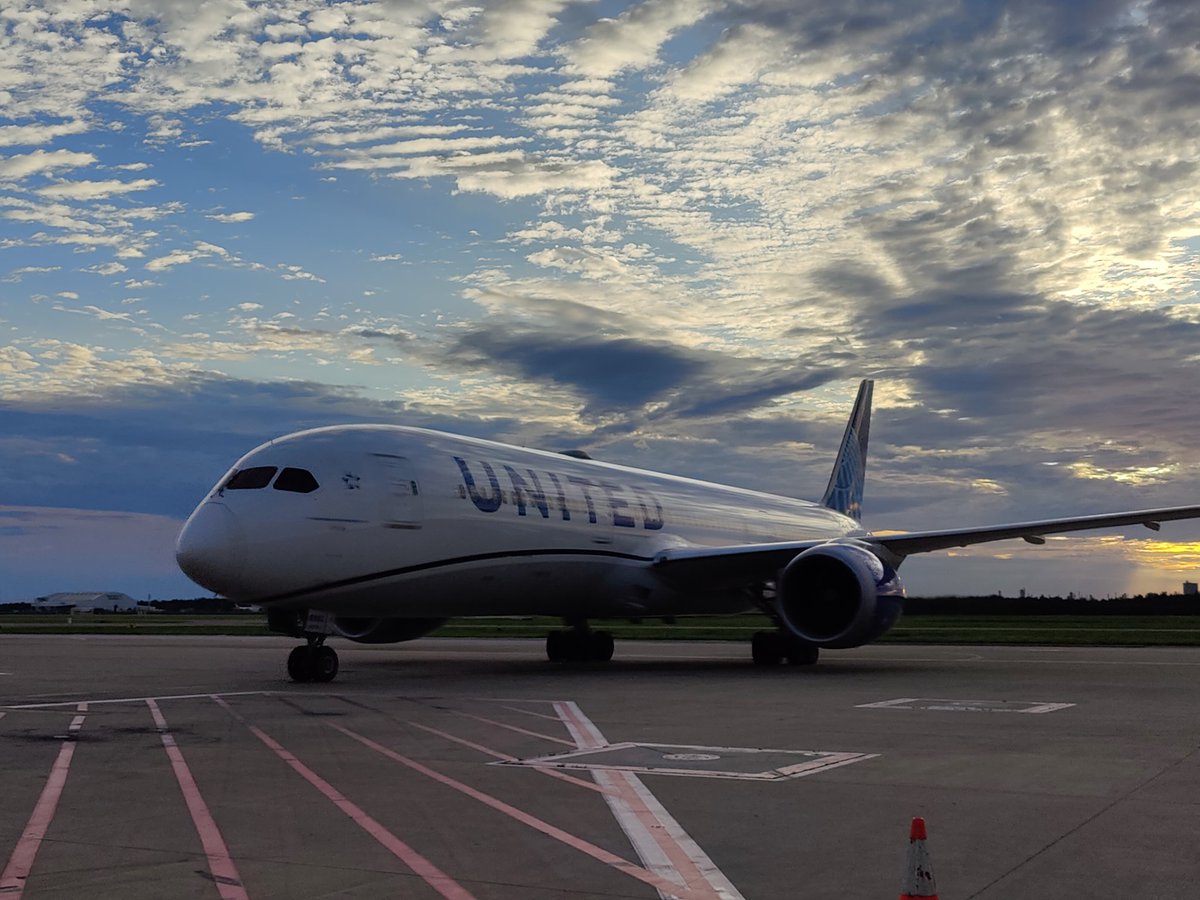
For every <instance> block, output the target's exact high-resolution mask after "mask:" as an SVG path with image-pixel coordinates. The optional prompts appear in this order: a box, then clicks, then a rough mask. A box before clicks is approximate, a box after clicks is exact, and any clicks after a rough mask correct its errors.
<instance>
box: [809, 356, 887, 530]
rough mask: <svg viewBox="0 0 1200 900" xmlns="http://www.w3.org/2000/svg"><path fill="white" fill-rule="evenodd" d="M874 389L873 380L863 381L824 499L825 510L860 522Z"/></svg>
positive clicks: (822, 502)
mask: <svg viewBox="0 0 1200 900" xmlns="http://www.w3.org/2000/svg"><path fill="white" fill-rule="evenodd" d="M874 387H875V382H874V381H871V380H870V379H863V381H862V383H861V384H860V385H859V386H858V398H857V399H856V400H855V401H854V409H853V411H851V413H850V421H849V422H847V423H846V433H845V434H844V435H843V436H842V446H841V449H840V450H838V455H837V461H836V462H834V464H833V474H832V475H830V476H829V486H828V487H827V488H825V496H824V497H822V498H821V504H822V505H823V506H827V507H829V508H830V509H832V510H836V511H837V512H840V513H843V514H844V515H847V516H852V517H853V518H854V519H856V520H859V521H861V520H862V498H863V483H864V482H865V481H866V477H867V437H868V436H869V434H870V432H871V392H872V390H873V388H874Z"/></svg>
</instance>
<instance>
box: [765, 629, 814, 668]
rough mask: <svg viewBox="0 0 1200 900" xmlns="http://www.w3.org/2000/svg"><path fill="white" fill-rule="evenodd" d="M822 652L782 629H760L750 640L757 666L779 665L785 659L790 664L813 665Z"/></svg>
mask: <svg viewBox="0 0 1200 900" xmlns="http://www.w3.org/2000/svg"><path fill="white" fill-rule="evenodd" d="M820 654H821V649H820V648H819V647H814V646H813V645H812V644H805V643H804V642H802V641H798V640H796V639H795V638H793V637H792V636H791V635H790V634H784V633H783V632H781V631H759V632H757V633H755V635H754V637H753V639H752V640H751V642H750V656H751V658H752V659H753V660H754V664H755V665H756V666H777V665H779V664H780V663H781V662H783V661H784V660H787V663H788V665H789V666H811V665H813V664H814V663H815V662H816V661H817V658H818V657H819V656H820Z"/></svg>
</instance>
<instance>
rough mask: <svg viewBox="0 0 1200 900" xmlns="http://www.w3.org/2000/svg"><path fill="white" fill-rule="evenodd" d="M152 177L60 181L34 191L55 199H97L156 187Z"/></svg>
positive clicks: (156, 183)
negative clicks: (125, 179) (130, 179)
mask: <svg viewBox="0 0 1200 900" xmlns="http://www.w3.org/2000/svg"><path fill="white" fill-rule="evenodd" d="M157 185H158V182H157V181H155V180H154V179H153V178H137V179H134V180H133V181H117V180H112V179H110V180H108V181H61V182H59V183H58V184H52V185H49V186H48V187H44V188H38V190H37V191H36V193H38V194H41V195H42V196H43V197H50V198H52V199H55V200H99V199H102V198H104V197H111V196H113V195H114V194H129V193H133V192H134V191H145V190H149V189H150V188H152V187H156V186H157Z"/></svg>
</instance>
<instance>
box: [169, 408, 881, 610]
mask: <svg viewBox="0 0 1200 900" xmlns="http://www.w3.org/2000/svg"><path fill="white" fill-rule="evenodd" d="M250 470H253V471H250ZM270 470H275V471H270ZM285 470H288V471H287V472H286V473H285ZM297 473H299V474H297ZM285 475H286V477H285ZM231 477H232V478H233V481H231V480H230V479H231ZM238 485H241V486H238ZM247 485H248V486H247ZM314 485H316V486H315V487H314ZM864 533H865V532H863V531H862V529H861V526H860V525H859V524H858V523H857V522H855V521H854V520H853V519H851V518H849V517H847V516H843V515H841V514H839V513H836V512H833V511H832V510H829V509H826V508H825V507H823V506H819V505H816V504H813V503H809V502H806V501H802V500H794V499H790V498H786V497H780V496H775V495H772V494H765V493H759V492H755V491H748V490H742V489H739V488H734V487H728V486H724V485H718V484H710V483H706V482H702V481H694V480H690V479H686V478H678V477H675V476H671V475H663V474H659V473H655V472H647V471H642V470H638V469H632V468H625V467H622V466H616V465H610V464H607V463H602V462H597V461H593V460H585V459H576V458H573V457H570V456H566V455H563V454H559V453H549V452H544V451H539V450H528V449H524V448H520V447H513V446H509V445H506V444H500V443H495V442H492V441H484V440H477V439H473V438H466V437H460V436H456V435H451V434H445V433H441V432H436V431H429V430H425V429H419V428H408V427H401V426H386V425H376V426H369V425H364V426H341V427H334V428H319V429H315V430H312V431H303V432H299V433H297V434H293V435H289V436H287V437H283V438H280V439H278V440H274V441H270V442H268V443H266V444H263V445H262V446H260V447H258V448H256V449H255V450H253V451H251V452H250V453H248V454H247V455H246V456H244V457H242V459H240V460H239V461H238V462H237V464H236V465H235V466H234V468H233V469H232V470H231V471H230V473H228V474H227V475H226V476H225V477H224V478H222V479H221V481H220V482H219V483H218V485H217V487H216V488H214V490H213V491H212V492H211V493H210V494H209V496H208V497H207V498H206V499H205V500H204V501H203V502H202V503H201V504H200V506H199V507H197V508H196V510H195V512H193V513H192V516H191V517H190V518H189V519H188V521H187V523H186V524H185V526H184V528H183V531H182V532H181V534H180V537H179V544H178V558H179V561H180V565H181V566H182V567H183V569H184V571H185V572H186V573H187V574H188V575H189V576H190V577H191V578H192V579H193V580H195V581H196V582H198V583H199V584H201V585H203V586H204V587H206V588H209V589H210V590H212V591H214V592H216V593H219V594H222V595H224V596H226V597H229V598H231V599H234V600H237V601H244V602H252V603H257V604H263V605H267V606H271V607H275V608H310V609H321V610H326V611H329V612H333V613H336V614H338V615H347V616H381V617H437V618H445V617H449V616H468V615H532V614H542V615H555V616H564V617H579V618H589V617H591V618H601V617H613V616H619V617H638V616H665V615H677V614H686V613H702V612H723V611H735V610H740V609H743V608H746V607H748V606H749V605H751V603H752V599H753V598H752V597H750V596H748V594H747V592H746V591H745V590H744V589H741V590H730V589H729V588H728V587H726V588H724V589H721V590H713V591H708V592H706V591H700V592H696V591H689V592H687V594H686V595H685V594H684V593H682V592H680V591H678V590H676V589H675V588H673V587H672V586H671V585H670V584H668V583H667V582H665V581H663V580H662V579H661V578H659V577H658V575H657V574H656V573H655V571H654V569H653V566H652V563H653V560H654V557H655V555H656V554H657V553H659V552H660V551H663V550H666V549H669V548H678V547H717V546H729V545H740V544H752V543H764V542H770V541H785V540H786V541H800V540H809V539H824V538H837V537H842V536H848V535H861V534H864Z"/></svg>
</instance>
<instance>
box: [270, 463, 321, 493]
mask: <svg viewBox="0 0 1200 900" xmlns="http://www.w3.org/2000/svg"><path fill="white" fill-rule="evenodd" d="M319 487H320V485H319V484H317V479H315V478H314V477H313V473H312V472H310V471H308V469H290V468H289V469H284V470H283V471H282V472H280V473H279V477H278V478H276V479H275V490H277V491H291V492H292V493H294V494H311V493H312V492H313V491H315V490H316V489H317V488H319Z"/></svg>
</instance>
